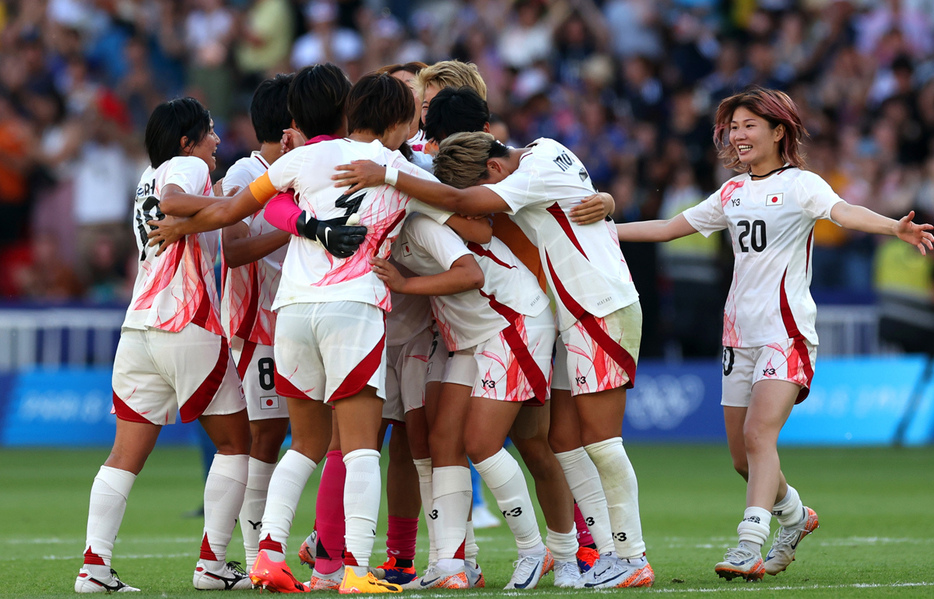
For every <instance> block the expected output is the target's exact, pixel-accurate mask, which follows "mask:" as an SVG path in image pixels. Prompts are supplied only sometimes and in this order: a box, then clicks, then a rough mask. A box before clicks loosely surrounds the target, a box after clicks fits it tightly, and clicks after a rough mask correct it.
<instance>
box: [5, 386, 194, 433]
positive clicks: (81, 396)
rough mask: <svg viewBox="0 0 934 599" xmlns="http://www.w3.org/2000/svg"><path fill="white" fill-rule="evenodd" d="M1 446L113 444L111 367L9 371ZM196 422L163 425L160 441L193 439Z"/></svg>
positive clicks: (113, 417)
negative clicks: (15, 372)
mask: <svg viewBox="0 0 934 599" xmlns="http://www.w3.org/2000/svg"><path fill="white" fill-rule="evenodd" d="M9 378H10V381H9V382H10V383H11V385H10V386H9V387H7V386H6V385H4V388H6V389H8V390H9V391H8V392H7V394H6V397H5V402H4V401H3V398H2V397H0V409H2V412H3V414H4V417H3V419H2V421H0V445H5V446H66V447H72V446H80V445H105V446H106V445H111V444H112V443H113V440H114V433H115V431H116V422H117V419H116V417H115V416H114V415H113V414H111V413H110V409H111V407H112V405H113V400H112V391H111V387H110V370H109V369H108V370H102V369H95V370H35V371H30V372H23V373H19V374H17V375H10V376H9ZM196 426H198V425H197V424H192V425H174V426H166V427H163V430H162V433H161V434H160V435H159V442H160V443H195V442H196V440H197V438H196V436H195V435H196V432H197V431H195V430H194V427H196Z"/></svg>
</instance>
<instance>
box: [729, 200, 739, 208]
mask: <svg viewBox="0 0 934 599" xmlns="http://www.w3.org/2000/svg"><path fill="white" fill-rule="evenodd" d="M730 204H732V206H733V207H734V208H736V207H737V206H739V198H730Z"/></svg>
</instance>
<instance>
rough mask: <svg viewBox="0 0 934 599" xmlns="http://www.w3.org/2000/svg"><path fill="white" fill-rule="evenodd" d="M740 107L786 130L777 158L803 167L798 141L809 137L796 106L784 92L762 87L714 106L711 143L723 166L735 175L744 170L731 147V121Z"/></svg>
mask: <svg viewBox="0 0 934 599" xmlns="http://www.w3.org/2000/svg"><path fill="white" fill-rule="evenodd" d="M741 106H742V107H743V108H745V109H746V110H748V111H749V112H751V113H753V114H755V115H756V116H758V117H761V118H763V119H765V120H766V121H767V122H768V123H769V126H770V127H771V128H772V129H774V128H775V127H778V126H779V125H782V126H783V127H784V128H785V135H784V137H782V139H781V140H780V141H779V142H778V153H779V157H780V158H781V159H782V161H783V162H787V163H788V164H790V165H792V166H797V167H799V168H804V166H805V160H804V158H805V157H804V154H803V152H802V151H801V142H802V141H803V139H804V137H805V136H806V135H808V132H807V129H805V128H804V125H803V124H802V123H801V116H800V115H799V114H798V107H797V106H796V105H795V102H794V100H792V99H791V98H790V97H788V94H786V93H785V92H781V91H778V90H776V89H766V88H763V87H752V88H749V89H747V90H745V91H743V92H740V93H738V94H735V95H733V96H730V97H729V98H726V99H725V100H723V101H722V102H720V106H718V107H717V117H716V120H715V124H714V131H713V143H714V145H715V146H716V147H717V150H718V151H719V156H720V159H721V160H723V166H725V167H726V168H728V169H733V170H735V171H738V172H745V171H746V167H745V166H743V164H742V163H741V162H740V161H739V154H738V153H737V152H736V148H734V147H733V146H732V145H730V141H729V140H730V121H732V120H733V113H734V112H735V111H736V109H737V108H739V107H741Z"/></svg>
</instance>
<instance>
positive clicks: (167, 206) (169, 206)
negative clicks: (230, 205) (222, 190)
mask: <svg viewBox="0 0 934 599" xmlns="http://www.w3.org/2000/svg"><path fill="white" fill-rule="evenodd" d="M217 201H218V199H217V198H216V197H214V196H199V195H194V194H190V193H185V190H183V189H182V188H181V187H179V186H178V185H175V184H174V183H170V184H169V185H166V186H165V188H164V189H163V190H162V199H161V200H160V201H159V210H161V211H162V213H163V214H167V215H169V216H191V215H193V214H196V213H197V212H198V211H199V210H201V209H202V208H207V207H208V206H210V205H211V204H213V203H215V202H217Z"/></svg>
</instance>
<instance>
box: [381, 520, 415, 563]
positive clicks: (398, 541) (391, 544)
mask: <svg viewBox="0 0 934 599" xmlns="http://www.w3.org/2000/svg"><path fill="white" fill-rule="evenodd" d="M417 537H418V518H399V517H397V516H389V530H388V531H387V532H386V553H387V554H388V555H389V557H394V558H396V559H397V560H414V559H415V539H416V538H417Z"/></svg>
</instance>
